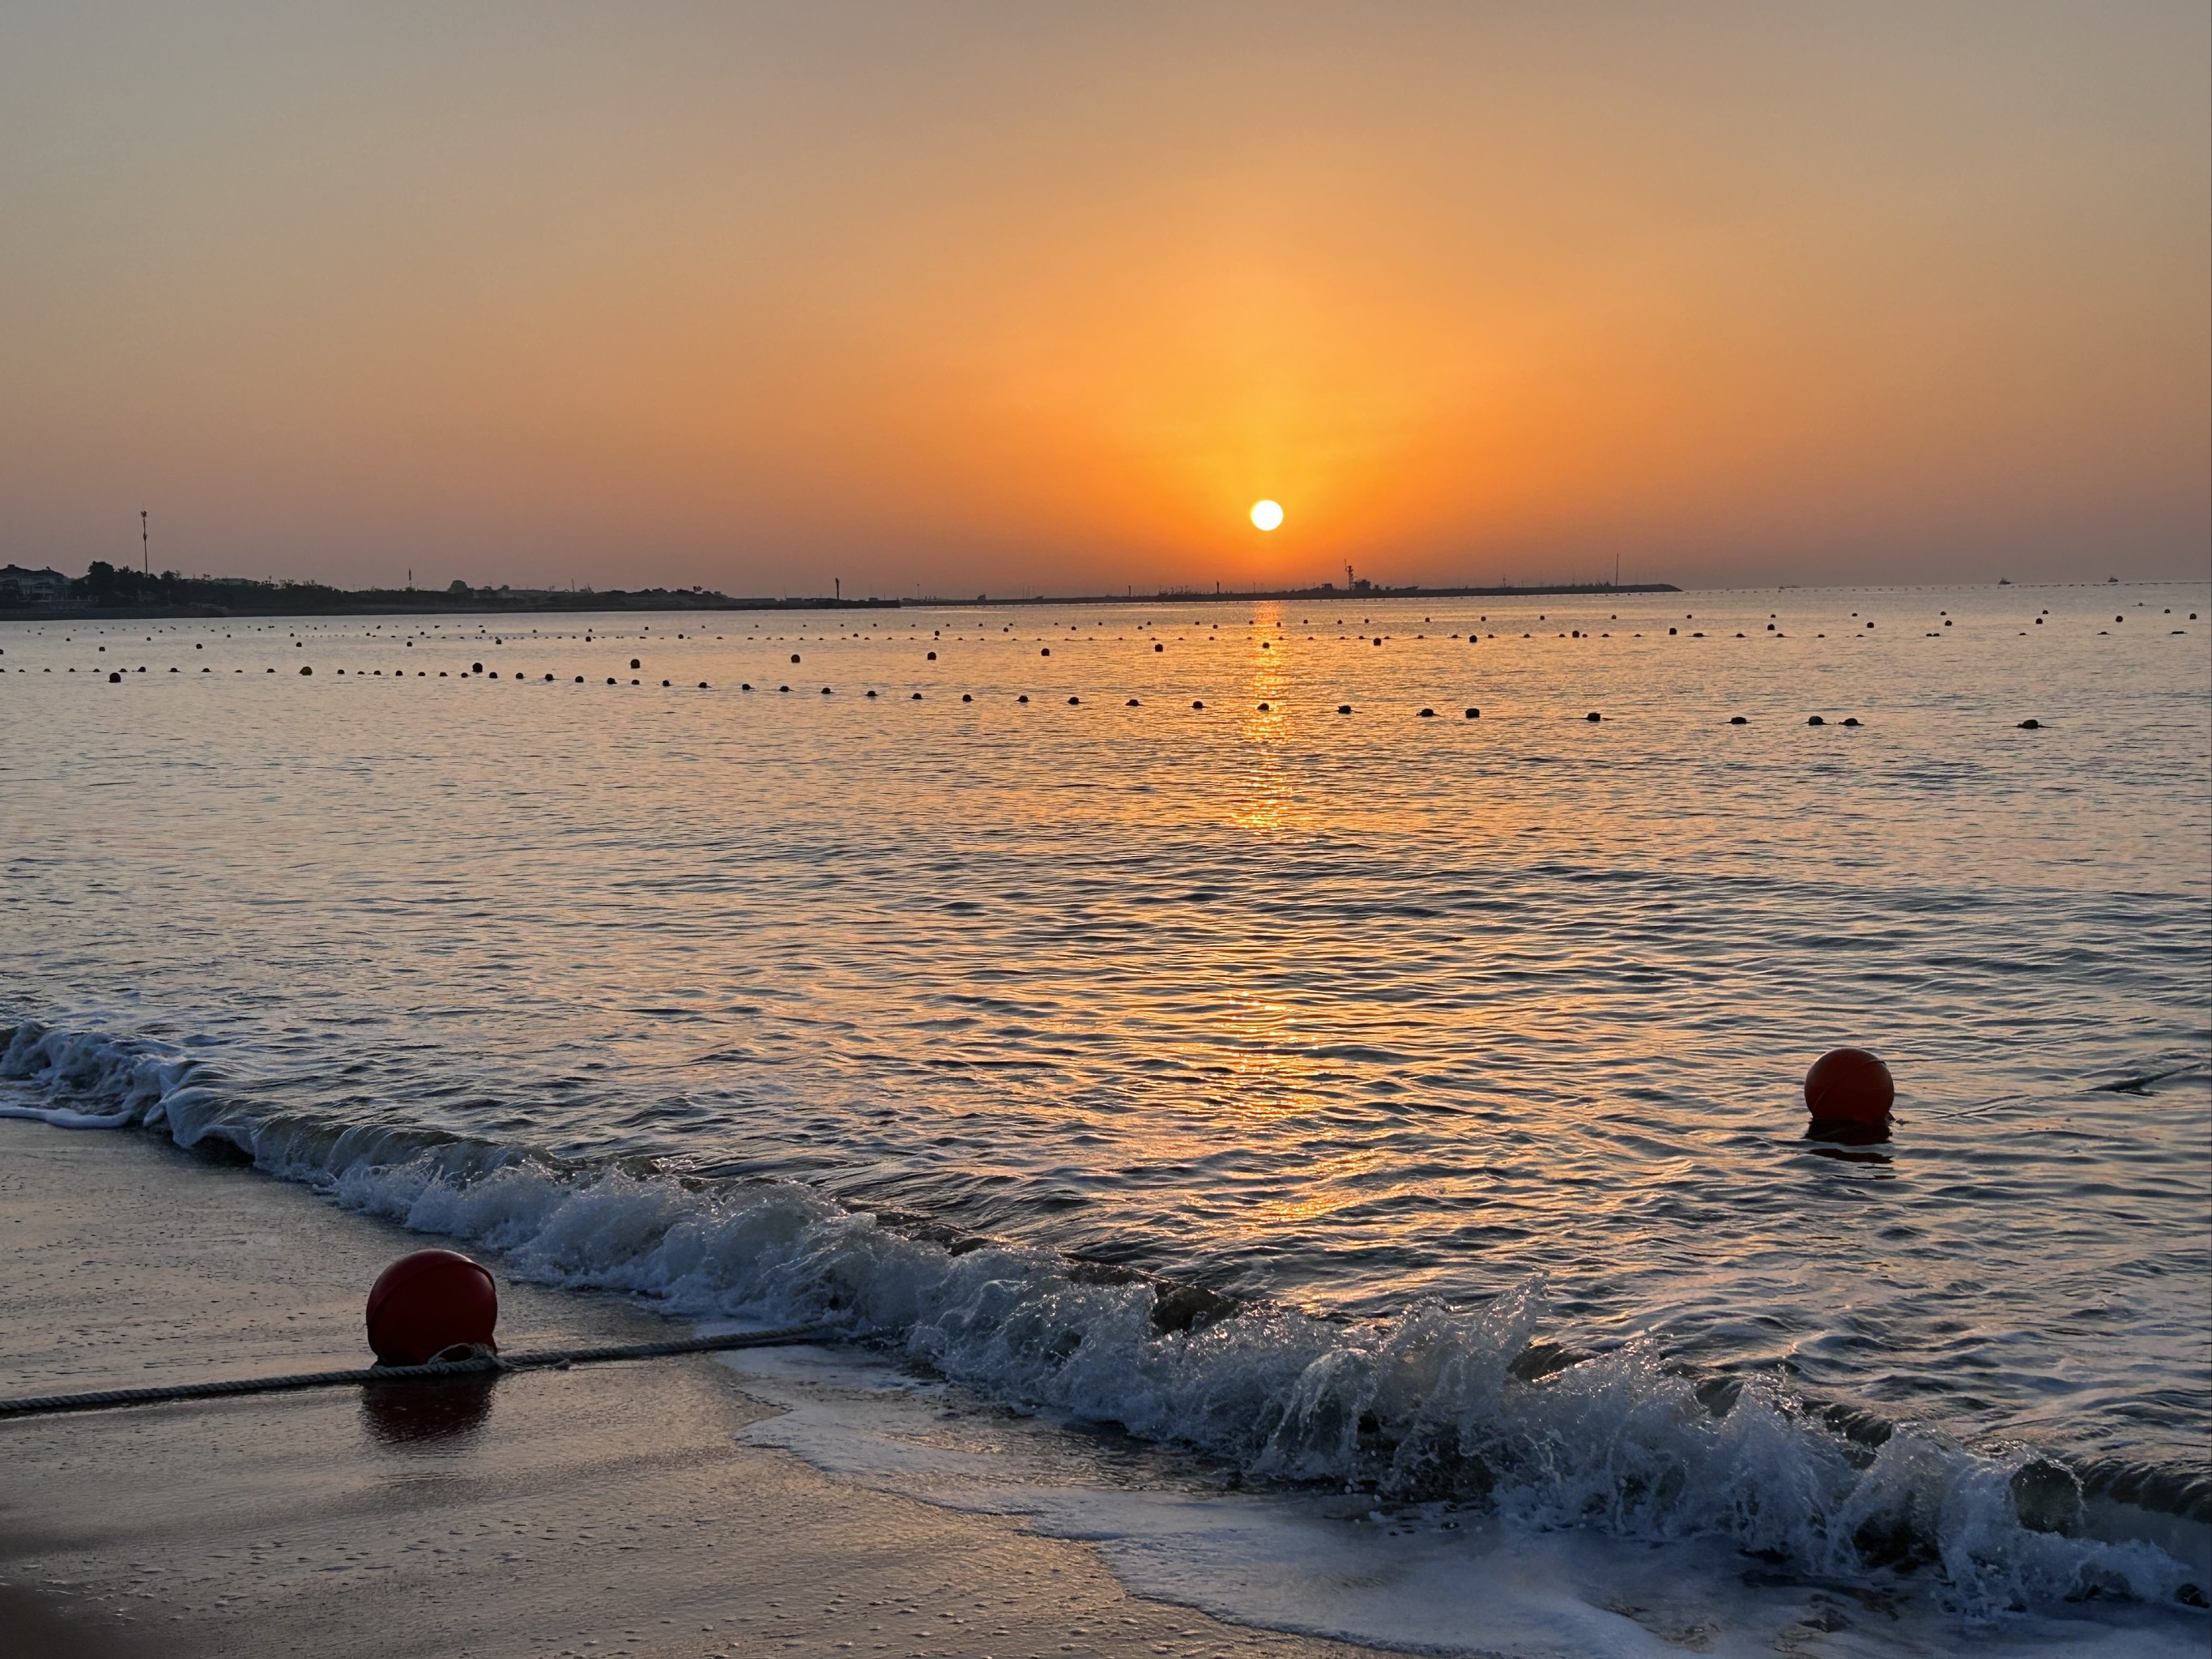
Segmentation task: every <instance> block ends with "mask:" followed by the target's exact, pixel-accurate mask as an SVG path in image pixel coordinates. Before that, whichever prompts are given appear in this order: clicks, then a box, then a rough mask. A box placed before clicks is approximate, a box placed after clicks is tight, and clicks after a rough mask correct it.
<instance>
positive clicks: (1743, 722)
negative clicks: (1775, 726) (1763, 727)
mask: <svg viewBox="0 0 2212 1659" xmlns="http://www.w3.org/2000/svg"><path fill="white" fill-rule="evenodd" d="M1750 724H1751V722H1750V721H1749V720H1747V719H1745V718H1744V717H1743V716H1742V715H1741V714H1730V715H1729V725H1730V726H1748V725H1750Z"/></svg>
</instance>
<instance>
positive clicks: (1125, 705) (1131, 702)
mask: <svg viewBox="0 0 2212 1659" xmlns="http://www.w3.org/2000/svg"><path fill="white" fill-rule="evenodd" d="M1144 706H1145V705H1144V704H1142V703H1140V702H1138V701H1137V700H1136V699H1135V698H1134V697H1132V698H1130V699H1129V701H1128V702H1125V703H1123V704H1122V705H1121V707H1122V708H1143V707H1144Z"/></svg>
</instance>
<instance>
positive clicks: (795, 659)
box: [630, 651, 799, 668]
mask: <svg viewBox="0 0 2212 1659" xmlns="http://www.w3.org/2000/svg"><path fill="white" fill-rule="evenodd" d="M791 659H792V661H793V662H797V661H798V660H799V653H797V652H796V651H794V652H793V653H791ZM630 666H631V667H632V668H635V667H636V666H637V665H636V664H635V663H632V664H631V665H630Z"/></svg>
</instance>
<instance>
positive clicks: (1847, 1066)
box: [1805, 1048, 1897, 1139]
mask: <svg viewBox="0 0 2212 1659" xmlns="http://www.w3.org/2000/svg"><path fill="white" fill-rule="evenodd" d="M1896 1102H1897V1084H1896V1082H1895V1080H1894V1079H1892V1078H1891V1076H1890V1074H1889V1067H1888V1066H1885V1065H1883V1064H1882V1063H1881V1057H1880V1056H1879V1055H1877V1054H1869V1052H1868V1051H1867V1050H1865V1049H1864V1048H1831V1049H1830V1050H1828V1052H1827V1053H1826V1054H1822V1055H1821V1056H1820V1059H1818V1060H1814V1062H1813V1069H1812V1070H1811V1071H1809V1072H1808V1073H1805V1109H1806V1110H1807V1111H1808V1112H1809V1113H1811V1114H1812V1117H1813V1128H1814V1132H1815V1133H1819V1132H1820V1131H1821V1130H1822V1129H1824V1128H1826V1127H1832V1126H1841V1127H1846V1128H1850V1129H1853V1130H1857V1131H1859V1132H1861V1133H1863V1132H1865V1131H1866V1130H1869V1129H1883V1128H1887V1126H1888V1123H1889V1109H1890V1108H1891V1107H1892V1106H1893V1105H1894V1104H1895V1103H1896ZM1826 1138H1828V1139H1839V1138H1840V1137H1836V1136H1829V1137H1826Z"/></svg>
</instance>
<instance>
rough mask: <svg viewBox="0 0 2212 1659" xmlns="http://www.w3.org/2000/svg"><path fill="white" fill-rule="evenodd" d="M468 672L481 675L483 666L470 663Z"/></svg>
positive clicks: (478, 663) (632, 665) (633, 666)
mask: <svg viewBox="0 0 2212 1659" xmlns="http://www.w3.org/2000/svg"><path fill="white" fill-rule="evenodd" d="M630 666H631V667H632V668H635V667H636V666H637V665H636V664H635V663H632V664H631V665H630ZM469 672H470V673H471V674H481V673H483V664H482V663H480V662H472V663H471V664H470V665H469Z"/></svg>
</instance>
